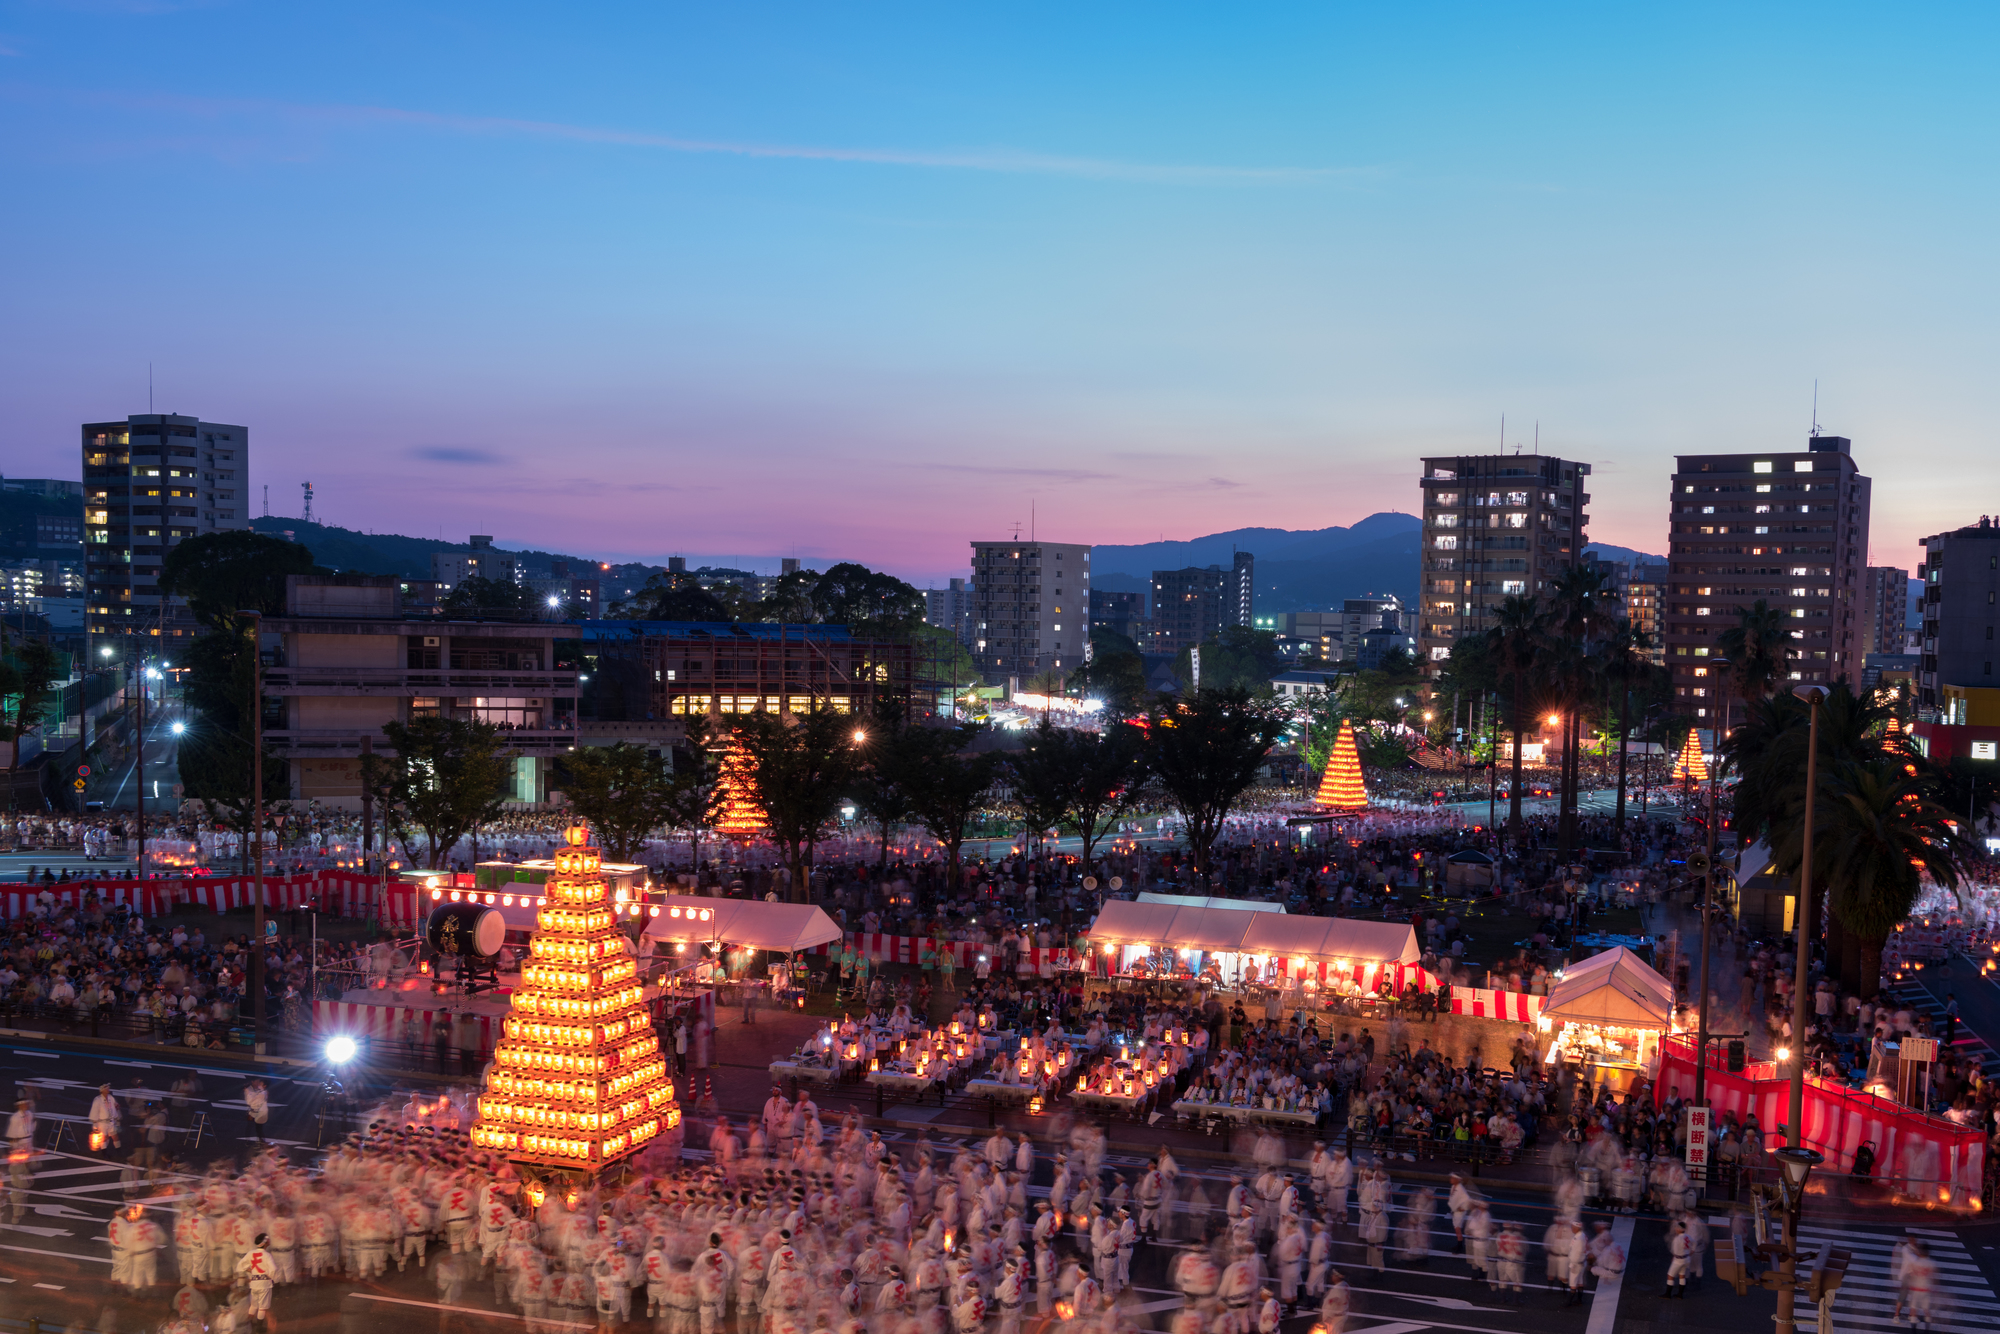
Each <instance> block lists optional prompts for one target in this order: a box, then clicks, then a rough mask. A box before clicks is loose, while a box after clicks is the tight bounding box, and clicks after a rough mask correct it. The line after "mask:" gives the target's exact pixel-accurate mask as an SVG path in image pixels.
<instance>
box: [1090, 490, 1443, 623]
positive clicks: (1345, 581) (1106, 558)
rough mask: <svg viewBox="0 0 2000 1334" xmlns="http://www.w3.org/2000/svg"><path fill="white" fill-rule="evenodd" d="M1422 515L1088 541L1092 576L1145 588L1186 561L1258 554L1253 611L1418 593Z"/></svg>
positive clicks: (1094, 582)
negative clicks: (1125, 542) (1341, 524)
mask: <svg viewBox="0 0 2000 1334" xmlns="http://www.w3.org/2000/svg"><path fill="white" fill-rule="evenodd" d="M1422 526H1423V525H1422V522H1421V521H1420V520H1419V519H1418V518H1417V517H1416V516H1415V515H1413V514H1397V513H1393V512H1384V513H1380V514H1371V515H1369V516H1368V517H1367V518H1365V519H1363V520H1361V521H1360V522H1359V523H1356V524H1354V525H1353V526H1351V527H1347V528H1317V529H1302V530H1300V529H1288V528H1238V529H1234V530H1233V531H1230V532H1226V533H1211V534H1209V535H1208V536H1206V537H1196V538H1190V539H1188V540H1186V541H1178V542H1140V543H1136V544H1133V545H1129V546H1093V547H1092V548H1091V549H1090V583H1091V587H1093V588H1101V589H1105V590H1108V591H1112V592H1132V593H1139V592H1149V591H1151V588H1152V578H1153V571H1155V570H1179V569H1185V568H1187V567H1188V566H1190V565H1194V566H1203V565H1220V566H1222V567H1223V568H1225V569H1227V568H1228V567H1229V564H1230V561H1231V560H1232V559H1233V557H1234V554H1235V553H1236V552H1238V551H1247V552H1249V553H1250V554H1251V555H1253V556H1255V557H1256V558H1257V567H1256V570H1257V614H1258V615H1260V616H1269V615H1275V614H1277V613H1279V612H1286V611H1304V610H1307V609H1309V608H1313V607H1326V606H1338V605H1339V604H1340V603H1341V601H1342V600H1344V599H1346V598H1351V597H1359V596H1360V595H1361V594H1363V593H1395V594H1397V595H1398V596H1400V597H1401V598H1402V599H1403V600H1404V601H1405V602H1406V603H1414V602H1415V601H1416V598H1417V560H1418V554H1419V552H1420V550H1421V546H1420V542H1419V536H1418V535H1419V530H1420V529H1421V528H1422Z"/></svg>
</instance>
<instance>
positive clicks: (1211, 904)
mask: <svg viewBox="0 0 2000 1334" xmlns="http://www.w3.org/2000/svg"><path fill="white" fill-rule="evenodd" d="M1139 902H1141V903H1167V904H1172V905H1173V906H1174V907H1176V908H1233V909H1235V910H1236V911H1237V912H1283V911H1284V910H1285V905H1284V904H1282V903H1260V902H1258V901H1257V900H1255V899H1218V898H1212V897H1208V896H1205V895H1201V894H1155V893H1153V891H1151V890H1150V889H1149V890H1146V891H1144V892H1143V893H1141V894H1140V895H1139Z"/></svg>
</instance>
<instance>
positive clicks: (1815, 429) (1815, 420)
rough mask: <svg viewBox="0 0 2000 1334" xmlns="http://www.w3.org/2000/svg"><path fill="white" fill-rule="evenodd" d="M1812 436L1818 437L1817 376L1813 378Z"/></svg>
mask: <svg viewBox="0 0 2000 1334" xmlns="http://www.w3.org/2000/svg"><path fill="white" fill-rule="evenodd" d="M1812 438H1813V439H1815V440H1817V439H1819V380H1818V379H1817V378H1815V379H1814V380H1813V419H1812Z"/></svg>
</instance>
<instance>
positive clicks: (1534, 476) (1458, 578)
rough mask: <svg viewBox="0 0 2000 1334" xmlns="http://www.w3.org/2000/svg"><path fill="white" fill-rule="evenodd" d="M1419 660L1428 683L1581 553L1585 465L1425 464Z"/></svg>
mask: <svg viewBox="0 0 2000 1334" xmlns="http://www.w3.org/2000/svg"><path fill="white" fill-rule="evenodd" d="M1423 462H1424V475H1423V483H1422V485H1423V509H1424V554H1423V588H1422V590H1421V598H1422V601H1421V604H1420V614H1419V615H1418V617H1417V656H1418V658H1419V659H1420V660H1421V662H1422V664H1423V670H1424V675H1425V676H1426V677H1430V676H1435V675H1436V674H1437V668H1438V664H1439V663H1441V662H1442V661H1444V660H1445V659H1446V658H1449V657H1450V656H1451V646H1452V645H1453V644H1454V643H1455V642H1457V640H1458V638H1459V636H1461V635H1468V634H1478V633H1480V632H1482V631H1485V630H1490V629H1492V628H1493V626H1494V623H1495V622H1494V612H1495V610H1496V609H1497V608H1498V607H1499V605H1500V603H1501V602H1502V601H1503V600H1504V599H1506V598H1509V597H1512V596H1514V595H1516V594H1528V595H1539V594H1544V593H1547V592H1548V591H1549V587H1550V585H1551V584H1553V583H1554V582H1555V578H1556V576H1557V575H1558V574H1560V573H1562V572H1563V571H1564V570H1566V569H1568V568H1569V567H1570V566H1572V565H1574V564H1576V563H1577V562H1578V561H1579V560H1580V559H1581V558H1582V555H1583V544H1584V536H1583V534H1584V527H1585V524H1586V522H1587V516H1586V515H1585V513H1584V507H1585V506H1586V505H1588V504H1589V503H1590V497H1589V496H1588V495H1586V494H1585V493H1584V490H1583V479H1584V478H1586V477H1588V476H1589V475H1590V465H1589V464H1588V463H1576V462H1572V461H1571V460H1569V459H1559V458H1555V457H1552V456H1549V455H1544V454H1471V455H1460V456H1459V457H1457V458H1433V459H1425V460H1424V461H1423Z"/></svg>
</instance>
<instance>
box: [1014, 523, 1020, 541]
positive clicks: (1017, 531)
mask: <svg viewBox="0 0 2000 1334" xmlns="http://www.w3.org/2000/svg"><path fill="white" fill-rule="evenodd" d="M1014 540H1015V541H1016V542H1018V541H1020V540H1021V522H1020V520H1018V519H1016V520H1015V521H1014Z"/></svg>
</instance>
